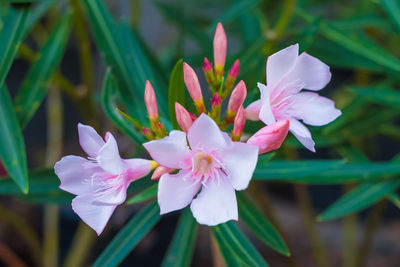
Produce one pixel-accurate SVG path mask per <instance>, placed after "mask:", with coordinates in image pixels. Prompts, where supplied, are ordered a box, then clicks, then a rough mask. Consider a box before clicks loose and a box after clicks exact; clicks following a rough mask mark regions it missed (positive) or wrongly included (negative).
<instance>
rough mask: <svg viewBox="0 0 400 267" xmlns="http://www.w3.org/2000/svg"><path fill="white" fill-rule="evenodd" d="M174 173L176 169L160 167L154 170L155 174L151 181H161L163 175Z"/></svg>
mask: <svg viewBox="0 0 400 267" xmlns="http://www.w3.org/2000/svg"><path fill="white" fill-rule="evenodd" d="M173 171H174V169H171V168H167V167H164V166H158V167H157V168H156V169H155V170H154V172H153V174H152V175H151V180H159V179H160V177H161V176H162V175H163V174H167V173H171V172H173Z"/></svg>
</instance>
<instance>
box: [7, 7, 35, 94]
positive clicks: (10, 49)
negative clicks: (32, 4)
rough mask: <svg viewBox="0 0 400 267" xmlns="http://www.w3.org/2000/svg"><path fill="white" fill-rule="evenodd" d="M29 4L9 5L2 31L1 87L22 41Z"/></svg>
mask: <svg viewBox="0 0 400 267" xmlns="http://www.w3.org/2000/svg"><path fill="white" fill-rule="evenodd" d="M29 11H30V9H29V6H28V5H23V6H18V7H9V8H8V12H7V14H6V17H5V18H4V21H3V28H2V29H1V31H0V87H1V86H2V85H3V83H4V80H5V78H6V76H7V73H8V71H9V70H10V67H11V64H12V62H13V60H14V57H15V55H16V53H17V51H18V47H19V44H20V43H21V40H22V37H23V33H24V28H25V26H26V21H27V17H28V14H29Z"/></svg>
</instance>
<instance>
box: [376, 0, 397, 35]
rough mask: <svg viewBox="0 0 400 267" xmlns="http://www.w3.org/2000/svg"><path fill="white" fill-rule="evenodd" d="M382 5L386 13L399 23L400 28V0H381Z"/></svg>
mask: <svg viewBox="0 0 400 267" xmlns="http://www.w3.org/2000/svg"><path fill="white" fill-rule="evenodd" d="M380 2H381V5H382V7H383V9H384V10H385V11H386V13H387V14H388V15H389V18H391V19H392V20H393V22H394V23H396V24H397V27H398V28H399V29H400V4H399V1H398V0H381V1H380Z"/></svg>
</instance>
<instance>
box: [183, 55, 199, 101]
mask: <svg viewBox="0 0 400 267" xmlns="http://www.w3.org/2000/svg"><path fill="white" fill-rule="evenodd" d="M183 79H184V81H185V85H186V88H187V90H188V91H189V94H190V96H191V97H192V99H193V101H195V102H196V101H200V100H201V99H203V94H202V93H201V87H200V82H199V78H197V75H196V72H194V70H193V69H192V67H190V66H189V65H188V64H187V63H186V62H183Z"/></svg>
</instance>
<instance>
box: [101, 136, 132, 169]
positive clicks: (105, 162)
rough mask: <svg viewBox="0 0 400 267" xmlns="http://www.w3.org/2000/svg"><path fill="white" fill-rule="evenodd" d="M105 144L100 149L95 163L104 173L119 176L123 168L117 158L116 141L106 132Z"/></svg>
mask: <svg viewBox="0 0 400 267" xmlns="http://www.w3.org/2000/svg"><path fill="white" fill-rule="evenodd" d="M105 139H106V144H105V145H104V146H103V147H102V148H101V149H100V151H99V155H98V156H97V158H96V159H97V162H98V163H99V165H100V166H101V167H102V168H103V169H104V170H105V171H106V172H109V173H112V174H121V173H122V172H123V171H124V169H125V167H124V164H123V162H122V159H121V157H120V156H119V151H118V145H117V141H115V138H114V136H113V135H112V134H111V133H110V132H107V134H106V138H105Z"/></svg>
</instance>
